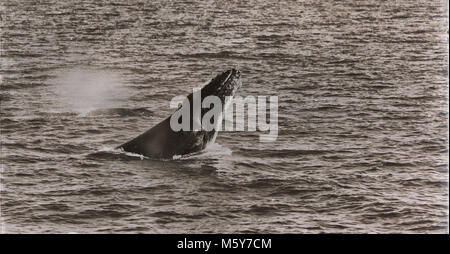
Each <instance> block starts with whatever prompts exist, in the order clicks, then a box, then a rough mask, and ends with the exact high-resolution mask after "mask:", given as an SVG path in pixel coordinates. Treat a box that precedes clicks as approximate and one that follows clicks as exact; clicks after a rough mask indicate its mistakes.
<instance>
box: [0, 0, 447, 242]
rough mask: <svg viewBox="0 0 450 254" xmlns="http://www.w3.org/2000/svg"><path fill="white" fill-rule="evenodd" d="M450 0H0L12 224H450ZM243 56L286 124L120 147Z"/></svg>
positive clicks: (8, 219) (408, 228) (293, 229)
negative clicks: (200, 146) (180, 145)
mask: <svg viewBox="0 0 450 254" xmlns="http://www.w3.org/2000/svg"><path fill="white" fill-rule="evenodd" d="M446 2H447V1H436V0H433V1H429V0H420V1H419V0H418V1H406V0H404V1H377V0H366V1H350V0H346V1H335V2H334V1H322V0H320V1H317V0H314V1H275V0H263V1H194V0H192V1H162V0H161V1H98V0H95V1H94V0H90V1H86V0H78V1H56V0H55V1H44V0H43V1H11V0H6V1H1V3H0V13H1V28H0V29H1V34H0V37H1V38H0V41H1V62H0V63H1V75H2V79H1V86H0V89H1V92H0V103H1V114H0V117H1V122H0V123H1V166H2V167H1V211H0V212H1V232H3V233H69V232H77V233H445V232H448V212H447V211H448V133H447V130H448V14H447V13H448V10H447V6H446ZM231 67H237V68H239V69H240V70H241V72H242V83H243V85H242V87H241V88H240V90H239V91H238V93H237V94H238V95H241V96H247V95H253V96H278V98H279V99H278V100H279V119H278V121H279V135H278V139H277V141H275V142H270V143H260V142H259V135H260V134H261V132H220V133H219V136H218V138H217V140H216V144H214V145H213V146H211V147H210V148H209V149H208V150H207V151H205V152H203V153H201V154H198V155H195V156H187V157H183V158H181V159H177V160H166V161H159V160H148V159H141V158H140V157H139V156H137V155H133V154H125V153H121V152H119V151H115V150H114V149H113V148H114V147H116V146H118V145H120V144H122V143H124V142H126V141H128V140H130V139H131V138H134V137H135V136H137V135H138V134H140V133H141V132H144V131H146V130H147V129H149V128H151V127H152V126H153V125H155V124H156V123H158V122H160V121H161V120H163V119H164V118H166V117H167V116H169V115H170V114H171V112H173V109H170V108H169V101H170V100H171V99H172V97H174V96H177V95H187V94H188V93H190V92H192V88H194V87H198V86H200V85H201V84H204V83H205V82H206V81H208V80H209V79H210V78H212V77H214V76H215V75H216V74H218V73H220V72H222V71H225V70H227V69H229V68H231Z"/></svg>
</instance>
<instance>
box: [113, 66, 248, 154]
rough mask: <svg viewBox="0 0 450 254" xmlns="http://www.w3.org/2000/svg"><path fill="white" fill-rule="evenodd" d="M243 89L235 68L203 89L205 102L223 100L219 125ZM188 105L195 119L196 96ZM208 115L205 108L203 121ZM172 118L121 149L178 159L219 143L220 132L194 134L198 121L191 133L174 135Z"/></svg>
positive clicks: (197, 132) (202, 111)
mask: <svg viewBox="0 0 450 254" xmlns="http://www.w3.org/2000/svg"><path fill="white" fill-rule="evenodd" d="M241 85H242V82H241V73H240V71H239V70H237V69H234V68H233V69H231V70H227V71H225V72H223V73H221V74H219V75H217V76H216V77H215V78H213V79H212V80H211V81H210V82H209V83H207V84H206V85H205V86H203V88H201V90H200V92H201V101H203V99H204V98H206V97H207V96H210V95H214V96H217V97H218V98H220V101H221V103H222V105H223V107H222V109H221V110H222V113H221V114H220V117H219V118H220V119H217V120H218V121H217V122H218V123H221V122H222V118H223V115H224V114H223V113H224V111H225V110H226V107H227V106H228V105H229V104H230V103H229V101H230V100H231V99H232V96H233V95H234V94H235V93H236V91H237V89H238V88H239V87H240V86H241ZM187 102H188V103H189V108H190V113H191V116H193V106H194V105H193V104H194V103H193V93H191V94H189V95H188V96H187V100H186V101H185V102H183V103H187ZM182 106H183V105H182ZM178 110H180V108H178V109H177V111H178ZM177 111H175V112H174V113H173V114H175V113H176V112H177ZM208 111H209V108H201V114H200V117H203V115H204V114H205V113H206V112H208ZM173 114H172V115H173ZM172 115H171V116H172ZM171 116H169V117H167V118H166V119H165V120H163V121H162V122H160V123H158V124H157V125H155V126H154V127H153V128H151V129H149V130H148V131H146V132H144V133H142V134H141V135H139V136H137V137H136V138H134V139H132V140H130V141H128V142H126V143H124V144H122V145H120V146H118V147H117V148H119V149H122V150H124V151H126V152H132V153H137V154H141V155H143V156H146V157H151V158H173V157H174V156H179V155H186V154H190V153H195V152H199V151H201V150H203V149H205V148H206V147H207V146H208V145H210V144H212V143H214V142H215V139H216V137H217V132H218V128H214V129H212V130H204V129H200V130H195V131H194V128H193V125H194V124H193V121H196V120H195V119H194V117H190V127H191V128H190V131H186V130H179V131H174V130H173V129H172V128H171V125H170V120H171ZM197 121H198V119H197Z"/></svg>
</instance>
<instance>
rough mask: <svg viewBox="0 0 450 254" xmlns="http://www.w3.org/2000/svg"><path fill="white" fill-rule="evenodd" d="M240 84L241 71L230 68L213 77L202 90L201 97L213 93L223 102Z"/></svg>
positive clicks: (232, 94)
mask: <svg viewBox="0 0 450 254" xmlns="http://www.w3.org/2000/svg"><path fill="white" fill-rule="evenodd" d="M241 86H242V81H241V72H240V71H239V70H238V69H235V68H233V69H230V70H227V71H225V72H222V73H221V74H219V75H217V76H216V77H215V78H213V79H212V80H211V81H210V82H209V83H208V84H206V85H205V86H204V87H203V88H202V90H201V93H202V99H203V98H205V97H207V96H210V95H213V96H217V97H219V98H220V100H221V101H222V103H225V100H226V98H227V97H231V96H234V94H235V93H236V91H237V90H238V89H239V87H241Z"/></svg>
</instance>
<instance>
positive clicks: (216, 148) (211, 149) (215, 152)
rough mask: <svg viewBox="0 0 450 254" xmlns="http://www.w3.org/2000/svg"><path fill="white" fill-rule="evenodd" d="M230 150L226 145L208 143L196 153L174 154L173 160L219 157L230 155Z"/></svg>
mask: <svg viewBox="0 0 450 254" xmlns="http://www.w3.org/2000/svg"><path fill="white" fill-rule="evenodd" d="M231 154H232V151H231V149H230V148H228V147H224V146H222V145H220V144H217V143H214V144H211V145H209V146H208V147H207V148H206V149H205V150H203V151H201V152H198V153H191V154H186V155H175V156H173V159H174V160H187V159H208V158H220V157H223V156H230V155H231Z"/></svg>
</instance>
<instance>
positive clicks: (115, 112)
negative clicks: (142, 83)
mask: <svg viewBox="0 0 450 254" xmlns="http://www.w3.org/2000/svg"><path fill="white" fill-rule="evenodd" d="M152 115H153V112H152V111H150V110H148V109H146V108H104V109H95V110H92V111H89V112H88V113H87V114H85V116H120V117H132V116H152Z"/></svg>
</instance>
